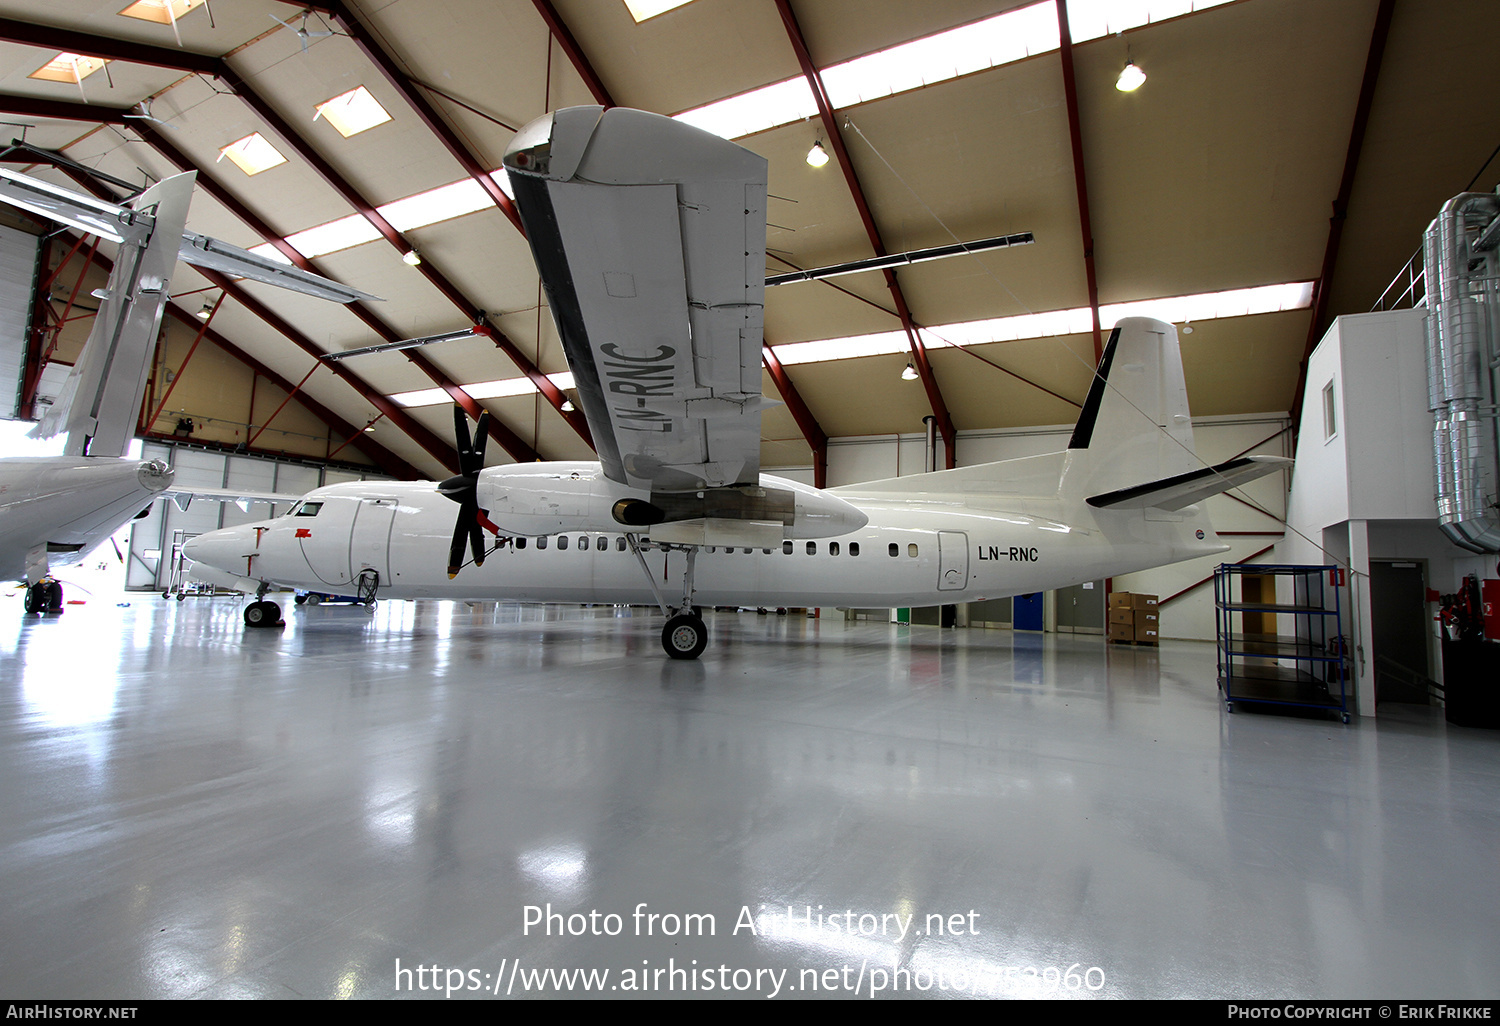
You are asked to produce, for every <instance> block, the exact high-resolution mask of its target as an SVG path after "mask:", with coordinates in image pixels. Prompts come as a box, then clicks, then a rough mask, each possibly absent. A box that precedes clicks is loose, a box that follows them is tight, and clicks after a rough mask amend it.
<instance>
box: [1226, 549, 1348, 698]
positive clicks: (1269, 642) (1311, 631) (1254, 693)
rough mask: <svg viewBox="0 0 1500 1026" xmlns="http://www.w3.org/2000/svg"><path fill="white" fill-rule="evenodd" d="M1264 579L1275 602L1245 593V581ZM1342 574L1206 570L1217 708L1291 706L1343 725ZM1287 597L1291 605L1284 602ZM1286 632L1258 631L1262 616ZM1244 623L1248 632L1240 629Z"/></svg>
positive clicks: (1276, 568) (1325, 569) (1262, 568)
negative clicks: (1219, 696) (1210, 581)
mask: <svg viewBox="0 0 1500 1026" xmlns="http://www.w3.org/2000/svg"><path fill="white" fill-rule="evenodd" d="M1251 576H1254V577H1256V578H1258V580H1257V582H1256V583H1257V585H1258V586H1259V588H1258V589H1257V590H1262V591H1263V590H1264V588H1265V586H1264V583H1263V582H1264V580H1265V578H1268V577H1269V578H1270V579H1271V581H1272V582H1274V583H1275V585H1276V593H1275V596H1269V595H1266V594H1264V593H1260V594H1252V595H1248V596H1247V593H1246V587H1245V585H1246V578H1248V577H1251ZM1342 581H1343V570H1342V569H1341V568H1339V567H1332V566H1280V565H1266V564H1241V563H1225V564H1223V565H1221V566H1220V567H1219V568H1218V569H1217V570H1215V571H1214V610H1215V614H1214V615H1215V620H1216V623H1217V628H1218V631H1217V633H1218V647H1219V690H1220V691H1221V692H1222V693H1223V699H1224V708H1225V709H1226V710H1227V711H1229V712H1234V706H1235V703H1236V702H1253V703H1260V704H1264V705H1278V706H1298V707H1302V708H1307V709H1321V710H1324V711H1326V712H1332V713H1337V714H1338V715H1339V717H1340V719H1342V720H1343V721H1344V722H1345V723H1348V722H1349V714H1350V710H1349V694H1348V680H1349V674H1348V650H1349V642H1348V637H1347V635H1346V634H1345V633H1344V620H1343V594H1342V593H1343V589H1344V585H1343V583H1342ZM1288 592H1289V593H1290V597H1291V601H1290V602H1285V601H1278V599H1284V598H1285V597H1286V596H1287V594H1288ZM1249 614H1274V617H1275V618H1274V620H1272V623H1273V624H1275V625H1277V627H1281V626H1287V625H1288V623H1287V621H1288V620H1289V621H1290V624H1289V625H1290V627H1291V629H1292V632H1291V633H1290V634H1282V633H1280V632H1279V630H1278V629H1275V628H1273V629H1272V630H1269V631H1267V630H1262V629H1260V628H1262V627H1264V626H1265V624H1264V621H1265V619H1267V617H1266V616H1264V615H1257V616H1254V617H1251V616H1250V615H1249ZM1247 620H1249V623H1250V626H1251V627H1252V628H1254V629H1251V630H1246V626H1247Z"/></svg>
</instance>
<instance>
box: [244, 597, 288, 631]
mask: <svg viewBox="0 0 1500 1026" xmlns="http://www.w3.org/2000/svg"><path fill="white" fill-rule="evenodd" d="M245 626H246V627H279V626H281V607H280V606H278V605H277V604H276V603H274V602H267V601H265V600H264V599H262V600H258V601H255V602H252V603H250V604H249V605H248V606H246V607H245Z"/></svg>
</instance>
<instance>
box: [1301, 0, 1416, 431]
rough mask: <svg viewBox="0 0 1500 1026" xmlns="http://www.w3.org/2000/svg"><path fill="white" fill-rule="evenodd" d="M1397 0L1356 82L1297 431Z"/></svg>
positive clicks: (1383, 10) (1383, 16)
mask: <svg viewBox="0 0 1500 1026" xmlns="http://www.w3.org/2000/svg"><path fill="white" fill-rule="evenodd" d="M1395 8H1396V0H1380V6H1379V7H1378V8H1376V10H1375V27H1374V29H1373V30H1371V32H1370V49H1369V52H1368V53H1367V54H1366V55H1365V73H1364V77H1363V78H1361V79H1360V83H1359V101H1358V103H1356V104H1355V107H1354V124H1353V125H1352V126H1351V127H1350V130H1349V148H1348V150H1347V151H1346V152H1345V154H1344V173H1343V175H1342V176H1341V177H1340V179H1339V191H1338V194H1337V195H1336V196H1334V198H1333V216H1332V217H1330V218H1329V219H1328V244H1327V246H1326V247H1324V250H1323V266H1322V269H1321V270H1319V272H1318V280H1317V281H1316V282H1315V283H1314V284H1313V310H1312V321H1311V322H1310V323H1309V324H1308V326H1307V344H1306V346H1304V347H1303V351H1302V362H1301V363H1300V364H1298V366H1297V390H1296V392H1295V393H1293V398H1292V408H1291V411H1290V412H1291V416H1292V430H1293V431H1294V432H1300V430H1301V427H1302V397H1303V394H1304V393H1305V392H1306V390H1307V361H1308V360H1309V359H1311V358H1312V353H1313V350H1314V349H1316V348H1317V347H1318V342H1319V341H1320V340H1321V339H1322V337H1323V332H1324V331H1325V330H1326V328H1327V324H1326V321H1327V319H1328V292H1329V289H1330V287H1331V286H1332V285H1333V272H1334V268H1335V267H1336V266H1337V265H1338V258H1339V241H1340V239H1341V238H1342V237H1343V234H1344V221H1345V219H1346V218H1347V217H1348V216H1349V197H1350V195H1351V194H1352V193H1353V192H1354V175H1355V172H1356V171H1358V170H1359V152H1360V149H1361V147H1362V146H1363V145H1364V141H1365V129H1366V128H1368V127H1369V124H1370V108H1371V107H1372V106H1373V105H1374V102H1375V84H1376V82H1377V81H1379V79H1380V65H1381V62H1382V60H1383V59H1384V57H1385V41H1386V38H1387V37H1388V36H1389V35H1390V29H1391V15H1392V13H1393V12H1394V11H1395Z"/></svg>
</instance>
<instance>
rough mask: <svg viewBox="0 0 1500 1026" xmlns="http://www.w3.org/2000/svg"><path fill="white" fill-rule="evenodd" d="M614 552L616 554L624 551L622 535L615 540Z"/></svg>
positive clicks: (623, 537)
mask: <svg viewBox="0 0 1500 1026" xmlns="http://www.w3.org/2000/svg"><path fill="white" fill-rule="evenodd" d="M615 551H616V552H624V551H625V536H624V535H621V536H620V537H618V538H616V539H615Z"/></svg>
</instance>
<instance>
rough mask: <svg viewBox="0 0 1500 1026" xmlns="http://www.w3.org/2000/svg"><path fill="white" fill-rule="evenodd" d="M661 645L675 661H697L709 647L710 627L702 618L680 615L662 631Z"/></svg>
mask: <svg viewBox="0 0 1500 1026" xmlns="http://www.w3.org/2000/svg"><path fill="white" fill-rule="evenodd" d="M661 644H662V647H663V648H665V649H666V650H667V655H669V656H671V657H672V658H673V659H697V658H698V657H699V656H700V655H702V654H703V650H704V649H705V648H707V647H708V627H707V625H705V624H704V622H703V620H702V618H701V617H697V616H692V615H690V614H679V615H677V616H674V617H672V618H671V619H670V620H668V621H667V625H666V626H665V627H663V628H662V629H661Z"/></svg>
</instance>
